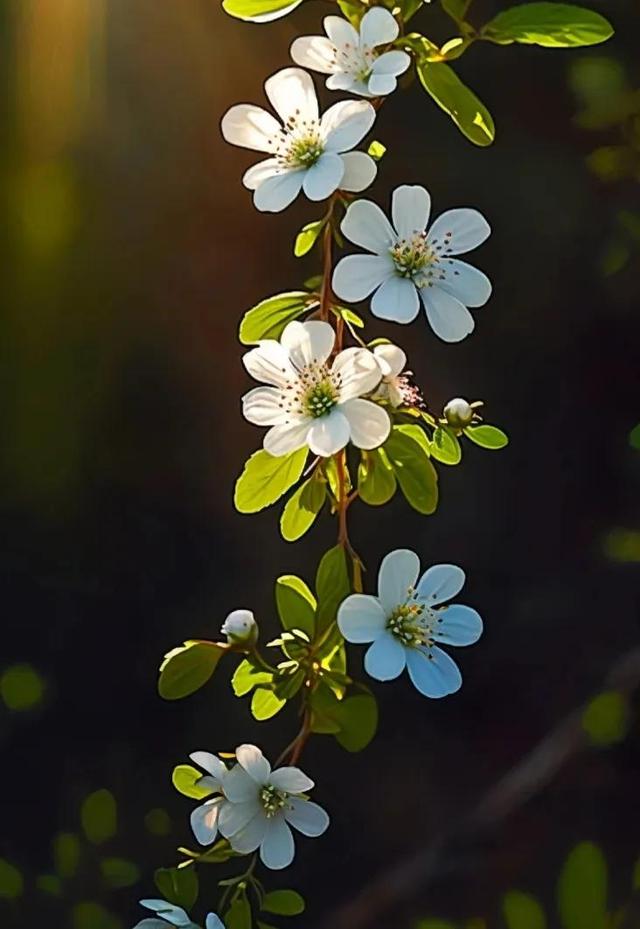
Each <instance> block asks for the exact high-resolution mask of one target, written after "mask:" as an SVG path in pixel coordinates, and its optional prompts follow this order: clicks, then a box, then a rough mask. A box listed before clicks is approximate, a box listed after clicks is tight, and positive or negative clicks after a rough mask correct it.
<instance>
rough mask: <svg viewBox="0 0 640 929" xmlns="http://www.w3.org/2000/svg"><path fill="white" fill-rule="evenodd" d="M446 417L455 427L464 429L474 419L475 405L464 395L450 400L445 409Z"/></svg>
mask: <svg viewBox="0 0 640 929" xmlns="http://www.w3.org/2000/svg"><path fill="white" fill-rule="evenodd" d="M443 412H444V417H445V419H446V420H447V422H448V423H449V425H450V426H452V427H453V428H454V429H464V427H465V426H468V425H469V423H471V422H472V421H473V417H474V416H475V410H474V408H473V406H472V405H471V404H470V403H468V402H467V401H466V400H463V398H462V397H454V399H453V400H449V402H448V403H447V405H446V406H445V408H444V410H443Z"/></svg>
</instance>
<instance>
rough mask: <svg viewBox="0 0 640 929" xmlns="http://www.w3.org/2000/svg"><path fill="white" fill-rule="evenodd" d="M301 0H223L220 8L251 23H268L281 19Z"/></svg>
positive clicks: (298, 4)
mask: <svg viewBox="0 0 640 929" xmlns="http://www.w3.org/2000/svg"><path fill="white" fill-rule="evenodd" d="M301 3H302V0H294V2H293V3H292V2H291V0H223V2H222V8H223V10H224V11H225V13H228V14H229V16H233V17H235V18H236V19H243V20H245V21H246V22H251V23H269V22H272V21H273V20H274V19H281V18H282V17H283V16H287V15H288V14H289V13H291V12H293V10H295V9H296V7H298V6H300V4H301Z"/></svg>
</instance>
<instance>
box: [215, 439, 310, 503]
mask: <svg viewBox="0 0 640 929" xmlns="http://www.w3.org/2000/svg"><path fill="white" fill-rule="evenodd" d="M308 451H309V450H308V448H307V447H306V445H305V446H304V448H299V449H298V450H297V451H295V452H291V453H290V454H289V455H281V456H280V457H278V458H275V457H274V456H273V455H270V454H269V452H265V451H264V449H260V451H258V452H254V453H253V455H252V456H251V458H249V460H248V461H247V462H246V464H245V466H244V471H243V472H242V474H241V475H240V477H239V478H238V480H237V481H236V489H235V494H234V498H233V502H234V503H235V506H236V509H237V510H238V512H240V513H257V512H258V511H259V510H262V509H264V507H265V506H269V505H270V504H272V503H275V502H276V500H279V499H280V497H281V496H282V495H283V494H284V493H286V492H287V490H289V488H290V487H292V486H293V485H294V484H295V483H296V481H297V480H299V478H300V475H301V474H302V472H303V470H304V465H305V462H306V460H307V454H308Z"/></svg>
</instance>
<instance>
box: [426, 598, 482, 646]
mask: <svg viewBox="0 0 640 929" xmlns="http://www.w3.org/2000/svg"><path fill="white" fill-rule="evenodd" d="M437 615H438V624H437V625H436V626H435V627H434V630H433V633H432V638H433V639H435V640H436V642H444V643H445V645H473V643H474V642H477V641H478V639H479V638H480V636H481V635H482V619H481V618H480V614H479V613H477V612H476V611H475V610H473V609H472V608H471V607H470V606H462V604H460V603H453V604H452V605H451V606H445V607H443V608H442V609H441V610H437Z"/></svg>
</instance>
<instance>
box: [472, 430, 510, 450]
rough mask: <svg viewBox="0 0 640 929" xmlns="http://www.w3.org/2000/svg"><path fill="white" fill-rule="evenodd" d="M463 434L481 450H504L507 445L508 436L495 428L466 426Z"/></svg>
mask: <svg viewBox="0 0 640 929" xmlns="http://www.w3.org/2000/svg"><path fill="white" fill-rule="evenodd" d="M464 434H465V435H466V437H467V438H468V439H471V441H472V442H475V444H476V445H479V446H480V447H481V448H491V449H497V448H504V447H505V445H508V444H509V437H508V435H507V434H506V433H505V432H503V431H502V429H498V427H497V426H489V425H487V424H484V425H482V426H467V427H466V429H464Z"/></svg>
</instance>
